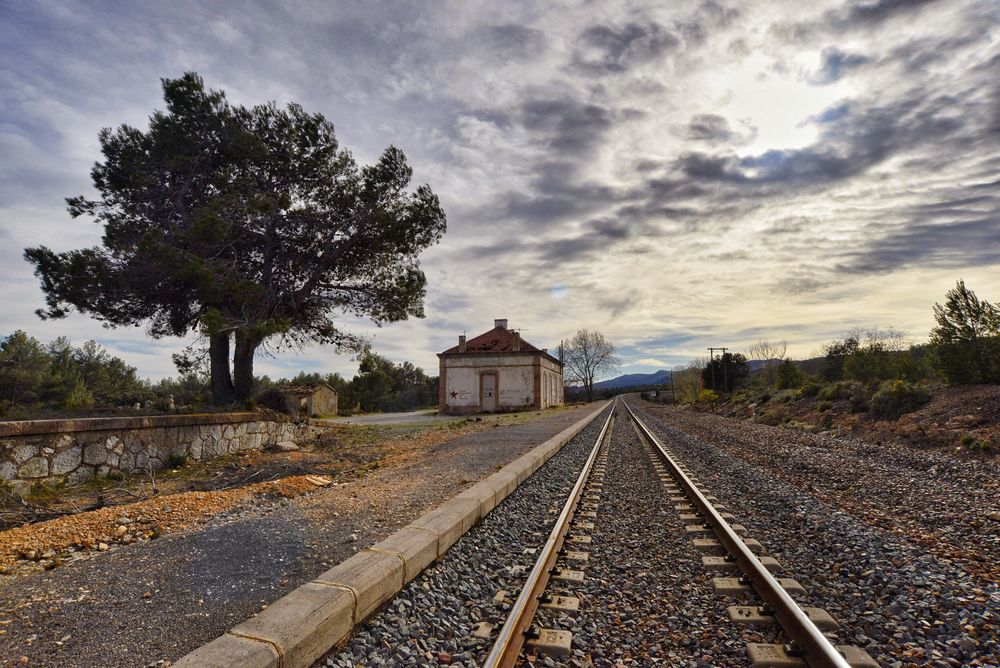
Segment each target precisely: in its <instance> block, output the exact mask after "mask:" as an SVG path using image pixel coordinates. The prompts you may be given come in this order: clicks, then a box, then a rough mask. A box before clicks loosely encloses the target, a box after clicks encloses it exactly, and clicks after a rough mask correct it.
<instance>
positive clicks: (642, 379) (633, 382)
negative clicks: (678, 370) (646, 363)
mask: <svg viewBox="0 0 1000 668" xmlns="http://www.w3.org/2000/svg"><path fill="white" fill-rule="evenodd" d="M669 382H670V372H669V371H667V370H666V369H660V370H659V371H657V372H655V373H627V374H625V375H624V376H618V377H617V378H612V379H611V380H602V381H600V382H598V383H594V389H595V390H605V389H611V390H617V389H621V388H623V387H646V386H648V385H662V384H663V383H669Z"/></svg>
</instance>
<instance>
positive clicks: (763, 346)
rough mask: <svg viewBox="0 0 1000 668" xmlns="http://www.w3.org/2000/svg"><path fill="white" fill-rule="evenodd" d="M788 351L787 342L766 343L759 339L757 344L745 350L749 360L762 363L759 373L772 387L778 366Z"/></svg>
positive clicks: (766, 341)
mask: <svg viewBox="0 0 1000 668" xmlns="http://www.w3.org/2000/svg"><path fill="white" fill-rule="evenodd" d="M787 350H788V342H787V341H774V342H771V341H768V340H767V339H761V340H760V341H758V342H757V343H755V344H753V345H751V346H750V347H749V348H747V353H749V354H750V359H754V360H760V361H761V362H763V363H764V366H763V368H761V373H763V374H764V378H766V379H767V384H768V385H774V384H775V382H776V381H777V379H778V365H779V364H781V360H783V359H785V352H786V351H787Z"/></svg>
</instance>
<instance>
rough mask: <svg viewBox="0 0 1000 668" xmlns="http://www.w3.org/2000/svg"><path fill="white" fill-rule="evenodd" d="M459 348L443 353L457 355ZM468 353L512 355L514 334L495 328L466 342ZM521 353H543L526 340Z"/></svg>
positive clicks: (522, 344)
mask: <svg viewBox="0 0 1000 668" xmlns="http://www.w3.org/2000/svg"><path fill="white" fill-rule="evenodd" d="M457 352H458V346H453V347H451V348H448V350H446V351H444V352H443V353H441V354H442V355H448V354H450V353H457ZM465 352H467V353H510V352H514V332H513V331H511V330H509V329H504V328H503V327H494V328H493V329H491V330H490V331H488V332H484V333H483V334H480V335H479V336H474V337H473V338H471V339H469V340H468V341H466V342H465ZM521 352H542V351H541V350H539V349H538V348H536V347H535V346H533V345H531V344H530V343H528V342H527V341H525V340H524V339H521Z"/></svg>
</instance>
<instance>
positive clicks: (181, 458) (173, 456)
mask: <svg viewBox="0 0 1000 668" xmlns="http://www.w3.org/2000/svg"><path fill="white" fill-rule="evenodd" d="M187 463H188V458H187V455H185V454H183V453H177V452H172V453H170V455H169V456H168V457H167V462H166V464H167V468H168V469H179V468H182V467H184V466H187Z"/></svg>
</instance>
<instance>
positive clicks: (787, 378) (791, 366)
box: [777, 359, 803, 390]
mask: <svg viewBox="0 0 1000 668" xmlns="http://www.w3.org/2000/svg"><path fill="white" fill-rule="evenodd" d="M777 379H778V380H777V386H778V389H779V390H787V389H790V388H793V387H798V386H799V385H800V384H801V383H802V380H803V375H802V372H801V371H800V370H799V367H798V366H797V365H796V364H795V362H793V361H792V360H790V359H784V360H782V361H781V364H779V365H778V370H777Z"/></svg>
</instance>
